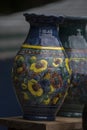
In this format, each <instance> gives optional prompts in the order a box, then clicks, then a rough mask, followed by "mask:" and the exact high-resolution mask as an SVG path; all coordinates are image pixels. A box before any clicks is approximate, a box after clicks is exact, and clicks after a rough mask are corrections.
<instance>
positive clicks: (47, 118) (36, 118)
mask: <svg viewBox="0 0 87 130" xmlns="http://www.w3.org/2000/svg"><path fill="white" fill-rule="evenodd" d="M23 118H24V119H27V120H33V121H54V120H55V117H54V116H30V115H23Z"/></svg>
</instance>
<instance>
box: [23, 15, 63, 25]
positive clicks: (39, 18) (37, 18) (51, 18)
mask: <svg viewBox="0 0 87 130" xmlns="http://www.w3.org/2000/svg"><path fill="white" fill-rule="evenodd" d="M24 16H25V19H26V21H29V22H30V23H31V24H32V23H45V24H46V23H63V20H64V16H62V15H60V16H57V15H44V14H35V13H24Z"/></svg>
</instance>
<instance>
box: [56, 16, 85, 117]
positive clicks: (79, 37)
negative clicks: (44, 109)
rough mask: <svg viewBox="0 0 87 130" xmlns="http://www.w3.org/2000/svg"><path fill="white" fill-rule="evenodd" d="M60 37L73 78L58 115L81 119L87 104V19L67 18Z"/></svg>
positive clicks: (61, 26)
mask: <svg viewBox="0 0 87 130" xmlns="http://www.w3.org/2000/svg"><path fill="white" fill-rule="evenodd" d="M59 36H60V39H61V41H62V44H63V46H64V48H65V51H66V53H67V55H68V58H69V65H70V69H71V70H72V78H71V85H70V86H71V87H70V89H69V91H68V96H67V97H66V100H65V102H64V104H63V106H62V107H61V110H60V111H59V113H58V115H60V116H69V117H81V116H82V111H83V106H84V103H86V102H87V17H65V20H64V22H63V24H61V25H60V32H59Z"/></svg>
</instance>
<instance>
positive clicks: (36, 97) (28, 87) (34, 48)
mask: <svg viewBox="0 0 87 130" xmlns="http://www.w3.org/2000/svg"><path fill="white" fill-rule="evenodd" d="M25 17H26V20H27V21H28V22H29V23H30V30H29V34H28V36H27V38H26V40H25V42H24V43H23V44H22V47H21V49H20V50H19V52H18V54H17V55H16V57H15V59H14V65H13V81H14V86H15V90H16V94H17V96H18V99H19V101H20V104H21V106H22V108H23V113H24V115H23V117H24V118H26V119H29V120H54V119H55V115H56V113H57V111H58V110H59V109H60V107H61V105H62V103H63V101H64V99H65V96H66V94H67V90H68V87H69V81H70V74H71V72H70V69H69V66H68V62H69V61H68V58H67V56H66V54H65V51H64V48H63V47H62V43H61V42H60V39H59V36H58V31H59V28H58V24H60V23H61V22H62V19H63V18H62V17H60V16H59V17H56V16H44V15H35V14H25Z"/></svg>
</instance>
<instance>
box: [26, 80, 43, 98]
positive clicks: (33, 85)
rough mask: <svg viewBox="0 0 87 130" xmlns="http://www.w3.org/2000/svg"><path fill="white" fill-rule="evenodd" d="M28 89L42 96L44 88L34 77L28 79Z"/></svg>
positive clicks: (35, 94)
mask: <svg viewBox="0 0 87 130" xmlns="http://www.w3.org/2000/svg"><path fill="white" fill-rule="evenodd" d="M28 90H29V91H30V92H31V94H32V95H34V96H38V97H39V96H41V95H42V94H43V89H42V88H41V86H40V85H39V84H38V82H37V81H36V80H34V79H31V80H29V81H28Z"/></svg>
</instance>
